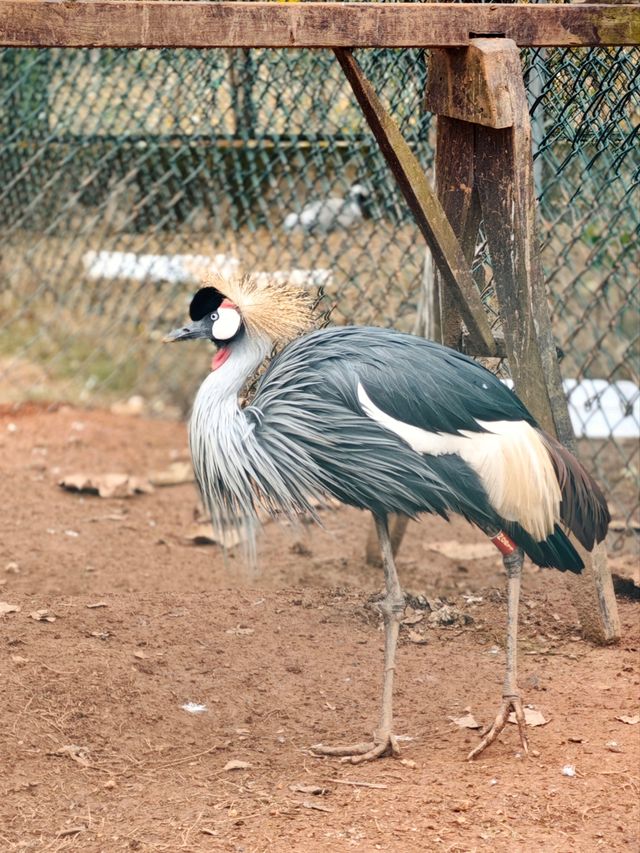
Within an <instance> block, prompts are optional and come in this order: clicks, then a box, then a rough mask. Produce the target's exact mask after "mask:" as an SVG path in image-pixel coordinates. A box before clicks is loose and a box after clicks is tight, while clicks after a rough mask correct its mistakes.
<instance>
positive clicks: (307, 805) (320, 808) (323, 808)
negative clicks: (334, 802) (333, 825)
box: [300, 800, 333, 812]
mask: <svg viewBox="0 0 640 853" xmlns="http://www.w3.org/2000/svg"><path fill="white" fill-rule="evenodd" d="M300 805H301V806H302V808H303V809H315V810H316V811H318V812H332V811H333V809H330V808H328V806H323V805H321V804H320V803H312V802H310V801H309V800H305V801H304V802H303V803H300Z"/></svg>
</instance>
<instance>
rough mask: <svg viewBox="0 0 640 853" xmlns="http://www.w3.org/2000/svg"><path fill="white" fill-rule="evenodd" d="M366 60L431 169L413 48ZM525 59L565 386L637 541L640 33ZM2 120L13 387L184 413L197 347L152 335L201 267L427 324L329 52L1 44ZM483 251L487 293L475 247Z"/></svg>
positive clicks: (416, 256) (414, 267) (6, 335)
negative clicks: (275, 281) (276, 281)
mask: <svg viewBox="0 0 640 853" xmlns="http://www.w3.org/2000/svg"><path fill="white" fill-rule="evenodd" d="M358 59H359V61H360V62H361V64H362V66H363V68H364V70H365V73H366V74H367V75H368V76H369V78H370V79H371V80H372V82H373V84H374V85H375V87H376V90H377V91H378V92H379V93H380V94H381V96H382V97H383V99H384V100H385V102H386V104H387V106H388V108H389V109H390V111H391V113H392V115H393V116H394V118H395V119H396V121H397V122H398V124H399V125H400V127H401V129H402V131H403V133H404V135H405V137H406V138H407V140H408V142H409V144H410V145H411V147H412V149H413V150H414V152H415V153H416V155H417V156H418V158H419V159H420V161H421V162H422V163H423V165H424V166H425V168H426V169H427V170H430V169H431V166H432V160H433V149H434V141H435V123H434V121H433V118H432V116H431V115H429V114H428V113H427V112H426V111H425V109H424V105H423V93H424V89H425V82H426V75H427V63H426V55H425V53H424V51H421V50H403V51H396V50H363V51H359V52H358ZM524 61H525V79H526V83H527V87H528V92H529V95H530V103H531V115H532V122H533V136H534V149H535V167H536V172H535V178H536V186H537V192H538V196H539V200H540V205H539V213H540V226H541V228H540V234H541V244H542V260H543V266H544V269H545V274H546V278H547V282H548V286H549V295H550V303H551V306H552V310H553V316H554V330H555V334H556V337H557V343H558V345H559V347H560V348H561V349H562V351H563V352H564V358H563V360H562V363H561V367H562V372H563V375H564V378H565V387H566V390H567V393H568V394H569V399H570V404H571V409H572V416H573V418H574V423H575V426H576V432H577V434H578V435H579V436H581V437H582V438H581V440H580V451H581V454H582V457H583V459H584V460H585V462H586V463H587V465H588V466H589V467H590V468H591V470H592V471H593V472H594V473H595V474H596V476H597V477H598V479H599V480H600V481H601V482H602V483H603V484H604V485H605V487H606V488H607V492H608V495H609V498H610V501H611V505H612V509H613V515H614V518H615V521H616V524H617V538H615V539H614V547H625V546H626V545H627V544H628V543H629V541H630V539H631V536H630V533H631V531H632V530H633V529H634V527H635V528H637V526H638V498H637V488H636V484H637V476H638V456H637V449H638V442H637V436H638V431H639V430H640V395H639V391H638V376H637V368H638V361H637V357H638V344H639V328H638V291H637V288H636V284H637V279H638V263H637V260H638V257H637V256H638V242H637V237H638V208H639V205H638V177H639V176H638V169H639V162H638V133H639V131H638V127H639V125H640V122H639V119H640V83H639V78H638V74H637V68H638V65H639V63H640V50H638V49H623V48H614V49H611V48H609V49H603V48H598V49H571V50H565V49H562V50H560V49H552V50H550V49H546V50H538V51H527V52H526V53H525V55H524ZM0 135H1V138H2V146H1V153H0V199H1V204H0V225H1V227H0V265H1V267H0V275H1V281H2V291H1V296H0V330H1V331H0V399H1V400H2V401H3V402H5V403H13V402H19V401H23V400H25V399H36V400H37V399H41V400H70V401H72V402H79V403H91V404H100V405H105V404H106V405H108V404H110V403H111V402H113V401H114V400H119V399H123V398H127V397H129V396H130V395H132V394H138V395H142V397H144V399H145V401H146V404H147V406H148V409H149V411H151V412H154V413H156V414H158V415H173V416H175V415H179V414H184V413H185V412H186V411H187V410H188V406H189V403H190V401H191V399H192V397H193V393H194V389H195V386H196V385H197V384H198V382H199V381H200V378H201V377H202V375H203V374H204V373H205V372H206V370H207V368H208V353H207V352H205V351H203V350H202V349H201V348H199V347H185V348H183V349H181V351H180V352H179V353H177V352H176V351H175V350H173V349H171V348H163V347H162V346H161V343H160V339H161V337H162V335H163V333H164V332H165V331H166V330H167V329H169V328H172V327H173V326H175V325H177V324H178V323H180V322H181V321H182V320H183V318H184V316H185V312H186V308H187V305H188V301H189V298H190V294H191V292H192V290H193V281H194V271H196V270H198V269H201V268H202V266H203V265H207V266H208V267H209V268H211V269H216V270H218V271H219V272H221V273H223V274H226V273H229V272H233V271H234V270H236V269H238V268H240V269H246V270H250V271H265V272H271V273H274V272H277V273H279V274H282V275H287V276H294V277H296V279H297V280H299V281H300V282H301V283H303V284H306V285H308V286H309V287H315V286H317V285H322V286H323V287H324V290H325V294H326V297H325V298H326V299H327V301H328V302H330V303H331V304H333V305H334V306H335V307H334V309H333V314H332V320H333V322H336V323H351V322H356V323H372V324H376V325H393V326H395V327H397V328H400V329H404V330H408V331H412V330H414V329H415V328H416V324H417V312H418V309H419V304H420V296H421V291H422V287H423V266H424V244H423V241H422V238H421V236H420V234H419V232H418V230H417V228H416V226H415V224H414V222H413V220H412V218H411V215H410V213H409V212H408V210H407V208H406V206H405V204H404V203H403V200H402V198H401V196H400V194H399V192H398V190H397V189H396V186H395V184H394V181H393V178H392V177H391V175H390V173H389V171H388V169H387V166H386V164H385V162H384V159H383V157H382V155H381V154H380V152H379V151H378V149H377V146H376V144H375V141H374V140H373V137H372V135H371V133H370V132H369V130H368V128H367V126H366V123H365V121H364V119H363V117H362V115H361V113H360V111H359V109H358V107H357V105H356V103H355V101H354V98H353V96H352V94H351V91H350V89H349V87H348V84H347V83H346V82H345V81H344V79H343V78H342V75H341V72H340V69H339V67H338V64H337V62H336V61H335V60H334V58H333V56H332V54H331V53H330V52H328V51H320V50H316V51H294V50H289V51H272V50H239V49H238V50H203V51H193V50H184V49H181V50H170V51H169V50H132V51H124V50H106V49H104V50H63V49H52V50H40V51H33V50H26V49H25V50H2V51H0ZM356 184H357V185H359V186H360V188H361V191H360V192H354V191H352V188H353V186H354V185H356ZM634 193H635V198H634ZM331 198H338V199H342V200H344V203H343V204H342V206H341V205H340V204H339V203H338V205H337V207H336V206H335V204H334V203H333V202H332V203H330V204H329V205H328V206H327V205H326V201H327V199H331ZM314 205H315V206H314ZM332 205H333V214H334V215H333V218H331V217H330V218H329V220H327V221H325V220H323V219H322V216H321V215H320V214H321V212H322V211H325V212H326V210H330V209H331V208H332ZM310 206H311V207H310ZM314 211H315V213H314ZM336 211H337V213H336ZM476 267H481V268H485V270H486V274H485V275H484V280H485V281H487V285H486V288H485V297H486V298H487V301H488V302H490V301H491V300H490V295H491V278H490V266H489V262H488V259H487V258H486V256H485V254H484V252H483V247H482V244H480V245H479V247H478V252H477V258H476Z"/></svg>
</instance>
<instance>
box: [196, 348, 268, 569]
mask: <svg viewBox="0 0 640 853" xmlns="http://www.w3.org/2000/svg"><path fill="white" fill-rule="evenodd" d="M231 346H232V350H231V353H230V355H229V357H228V358H227V360H226V361H225V362H224V364H222V365H221V367H219V368H218V369H217V370H215V371H212V372H211V373H210V374H209V375H208V376H207V378H206V379H205V380H204V382H203V383H202V385H201V386H200V388H199V390H198V393H197V395H196V399H195V402H194V405H193V411H192V414H191V420H190V422H189V446H190V449H191V458H192V461H193V468H194V471H195V475H196V479H197V481H198V485H199V487H200V491H201V494H202V498H203V501H204V504H205V506H206V507H207V508H208V509H209V511H210V513H211V520H212V524H213V528H214V532H215V534H216V537H217V538H218V539H219V541H220V542H221V543H222V544H223V545H227V544H231V542H232V541H233V539H237V538H238V536H239V537H240V538H241V539H242V540H243V541H245V543H248V548H249V550H250V554H249V557H250V560H251V561H252V562H253V560H254V558H255V553H254V544H253V543H254V541H255V530H256V526H257V523H258V518H257V513H256V511H255V509H254V502H253V494H252V486H251V479H250V476H249V474H250V469H248V467H247V465H248V464H249V465H250V464H251V463H252V461H253V460H255V458H256V456H259V448H258V447H257V445H256V442H255V438H254V436H253V428H252V426H251V424H250V423H249V420H248V419H247V417H246V416H245V414H244V412H243V411H242V409H241V408H240V406H239V403H238V394H239V393H240V390H241V389H242V387H243V385H244V384H245V382H246V380H247V378H248V377H249V376H250V375H251V374H252V373H253V372H254V371H255V370H257V368H258V367H259V366H260V364H261V363H262V362H263V361H264V359H265V358H266V356H267V355H268V354H269V352H270V350H271V341H270V340H268V339H267V338H259V337H255V336H253V337H252V336H249V335H248V334H245V335H243V337H242V338H241V339H240V340H239V341H237V342H236V343H234V344H232V345H231Z"/></svg>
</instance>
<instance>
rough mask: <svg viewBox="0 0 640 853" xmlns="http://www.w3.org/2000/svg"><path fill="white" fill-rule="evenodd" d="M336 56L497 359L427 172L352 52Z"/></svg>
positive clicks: (441, 265)
mask: <svg viewBox="0 0 640 853" xmlns="http://www.w3.org/2000/svg"><path fill="white" fill-rule="evenodd" d="M334 53H335V55H336V57H337V59H338V62H339V63H340V65H341V66H342V70H343V71H344V74H345V77H346V78H347V80H348V81H349V83H350V84H351V88H352V89H353V92H354V94H355V96H356V99H357V100H358V103H359V104H360V107H361V109H362V112H363V113H364V116H365V118H366V120H367V122H368V123H369V126H370V127H371V130H372V131H373V134H374V136H375V137H376V140H377V142H378V145H379V146H380V150H381V151H382V153H383V154H384V156H385V159H386V160H387V163H388V164H389V166H390V168H391V171H392V172H393V175H394V177H395V179H396V181H397V182H398V186H399V187H400V189H401V191H402V193H403V195H404V197H405V199H406V200H407V204H408V205H409V207H410V208H411V210H412V212H413V214H414V216H415V218H416V222H417V223H418V226H419V228H420V230H421V231H422V233H423V235H424V237H425V240H426V241H427V243H428V245H429V248H430V249H431V253H432V255H433V259H434V262H435V264H436V266H437V267H438V269H439V270H440V272H441V275H442V277H443V280H444V281H445V282H446V283H447V287H448V289H449V292H450V293H451V295H452V299H453V300H454V301H455V304H456V308H457V309H458V311H459V312H460V315H461V316H462V318H463V319H464V322H465V324H466V326H467V329H468V330H469V337H470V339H471V340H472V341H473V345H474V346H475V347H477V348H478V349H479V350H480V351H482V352H484V353H485V354H486V355H492V354H497V346H496V343H495V341H494V339H493V334H492V332H491V328H490V326H489V322H488V320H487V317H486V314H485V311H484V308H483V306H482V302H481V300H480V293H479V292H478V288H477V287H476V285H475V282H474V281H473V278H472V277H471V272H470V270H469V264H468V262H467V259H466V258H465V254H464V251H463V250H462V247H461V245H460V243H459V241H458V239H457V237H456V235H455V233H454V231H453V229H452V227H451V224H450V223H449V220H448V219H447V217H446V215H445V213H444V210H443V209H442V205H441V204H440V202H439V201H438V198H437V196H436V194H435V192H434V191H433V189H432V187H431V184H430V183H429V181H428V179H427V177H426V175H425V173H424V171H423V169H422V166H421V165H420V163H419V162H418V159H417V158H416V156H415V155H414V153H413V152H412V151H411V149H410V148H409V146H408V145H407V142H406V140H405V139H404V137H403V136H402V134H401V133H400V130H399V129H398V126H397V125H396V123H395V122H394V120H393V119H392V117H391V116H390V115H389V113H388V112H387V111H386V110H385V108H384V107H383V105H382V103H381V101H380V99H379V98H378V96H377V95H376V93H375V90H374V88H373V86H372V85H371V83H370V82H369V81H368V80H367V78H366V77H365V75H364V74H363V72H362V69H361V68H360V66H359V65H358V63H357V61H356V59H355V57H354V56H353V54H352V52H351V51H350V50H346V49H344V48H338V49H336V50H335V51H334Z"/></svg>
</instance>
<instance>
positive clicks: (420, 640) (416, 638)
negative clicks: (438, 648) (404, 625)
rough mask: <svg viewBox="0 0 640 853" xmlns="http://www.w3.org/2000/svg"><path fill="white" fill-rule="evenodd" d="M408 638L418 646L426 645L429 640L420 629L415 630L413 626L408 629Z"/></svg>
mask: <svg viewBox="0 0 640 853" xmlns="http://www.w3.org/2000/svg"><path fill="white" fill-rule="evenodd" d="M407 639H408V640H409V642H411V643H415V644H416V645H418V646H425V645H426V644H427V643H428V642H429V641H428V640H427V638H426V637H425V636H424V634H420V633H419V631H414V630H413V629H412V628H409V630H408V631H407Z"/></svg>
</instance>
